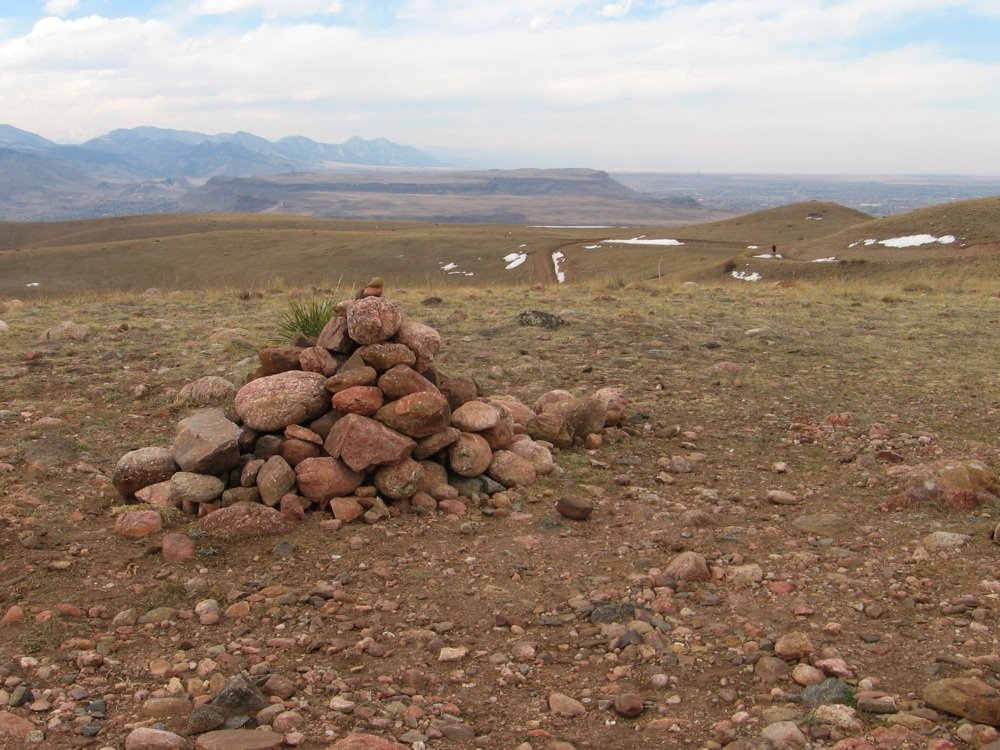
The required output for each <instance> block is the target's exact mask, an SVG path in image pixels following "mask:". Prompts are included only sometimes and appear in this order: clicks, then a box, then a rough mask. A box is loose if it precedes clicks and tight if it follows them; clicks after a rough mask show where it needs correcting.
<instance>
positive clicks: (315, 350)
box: [299, 346, 340, 377]
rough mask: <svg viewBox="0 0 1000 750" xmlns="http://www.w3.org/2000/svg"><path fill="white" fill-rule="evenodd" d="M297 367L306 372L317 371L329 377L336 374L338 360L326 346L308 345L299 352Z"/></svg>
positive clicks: (338, 364) (338, 365)
mask: <svg viewBox="0 0 1000 750" xmlns="http://www.w3.org/2000/svg"><path fill="white" fill-rule="evenodd" d="M299 367H301V368H302V369H303V370H305V371H306V372H318V373H319V374H320V375H323V376H325V377H330V376H331V375H334V374H336V372H337V368H338V367H340V362H338V361H337V360H336V359H335V358H334V356H333V355H332V354H330V351H329V349H327V348H326V347H323V346H309V347H306V348H305V349H303V350H302V351H301V352H299Z"/></svg>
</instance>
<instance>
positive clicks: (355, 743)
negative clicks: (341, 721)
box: [327, 734, 410, 750]
mask: <svg viewBox="0 0 1000 750" xmlns="http://www.w3.org/2000/svg"><path fill="white" fill-rule="evenodd" d="M327 750H410V748H409V746H407V745H402V744H400V743H398V742H393V741H392V740H387V739H384V738H382V737H377V736H376V735H374V734H349V735H347V736H346V737H344V738H343V739H340V740H337V741H336V742H335V743H333V744H332V745H330V747H329V748H327Z"/></svg>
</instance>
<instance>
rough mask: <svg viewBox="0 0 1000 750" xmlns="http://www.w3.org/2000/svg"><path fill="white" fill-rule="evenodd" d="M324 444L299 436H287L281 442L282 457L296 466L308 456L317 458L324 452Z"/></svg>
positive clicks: (290, 464) (289, 463)
mask: <svg viewBox="0 0 1000 750" xmlns="http://www.w3.org/2000/svg"><path fill="white" fill-rule="evenodd" d="M322 452H323V446H322V445H317V444H316V443H310V442H307V441H305V440H299V439H298V438H287V439H286V440H285V441H284V442H283V443H282V444H281V457H282V458H283V459H285V461H287V462H288V465H289V466H292V467H295V466H298V465H299V464H300V463H302V462H303V461H305V460H306V459H307V458H317V457H319V456H320V454H322Z"/></svg>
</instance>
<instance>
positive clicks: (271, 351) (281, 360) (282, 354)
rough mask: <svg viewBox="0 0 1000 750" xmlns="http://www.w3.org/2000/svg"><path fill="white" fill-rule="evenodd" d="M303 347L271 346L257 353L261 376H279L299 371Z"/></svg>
mask: <svg viewBox="0 0 1000 750" xmlns="http://www.w3.org/2000/svg"><path fill="white" fill-rule="evenodd" d="M301 352H302V347H301V346H269V347H266V348H264V349H261V350H260V351H259V352H257V359H259V360H260V372H261V375H264V376H268V375H277V374H278V373H279V372H288V371H289V370H298V369H299V354H300V353H301Z"/></svg>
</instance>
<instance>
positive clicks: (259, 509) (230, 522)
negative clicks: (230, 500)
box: [196, 502, 293, 539]
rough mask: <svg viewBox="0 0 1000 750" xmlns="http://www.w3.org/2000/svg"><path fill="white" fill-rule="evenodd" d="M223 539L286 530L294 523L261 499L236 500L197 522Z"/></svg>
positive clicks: (279, 532)
mask: <svg viewBox="0 0 1000 750" xmlns="http://www.w3.org/2000/svg"><path fill="white" fill-rule="evenodd" d="M196 526H197V527H198V528H200V529H201V530H202V531H204V532H205V533H206V534H208V535H209V536H213V537H216V538H219V539H239V538H241V537H255V536H267V535H271V534H285V533H288V532H289V531H291V529H292V526H293V523H292V522H291V521H290V520H289V519H288V518H286V517H285V516H283V515H281V513H280V512H278V511H277V510H275V509H274V508H269V507H267V506H266V505H260V504H259V503H242V502H241V503H236V504H235V505H230V506H229V507H227V508H220V509H219V510H216V511H213V512H212V513H209V514H208V515H206V516H205V517H204V518H202V519H200V520H199V521H198V523H197V524H196Z"/></svg>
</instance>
